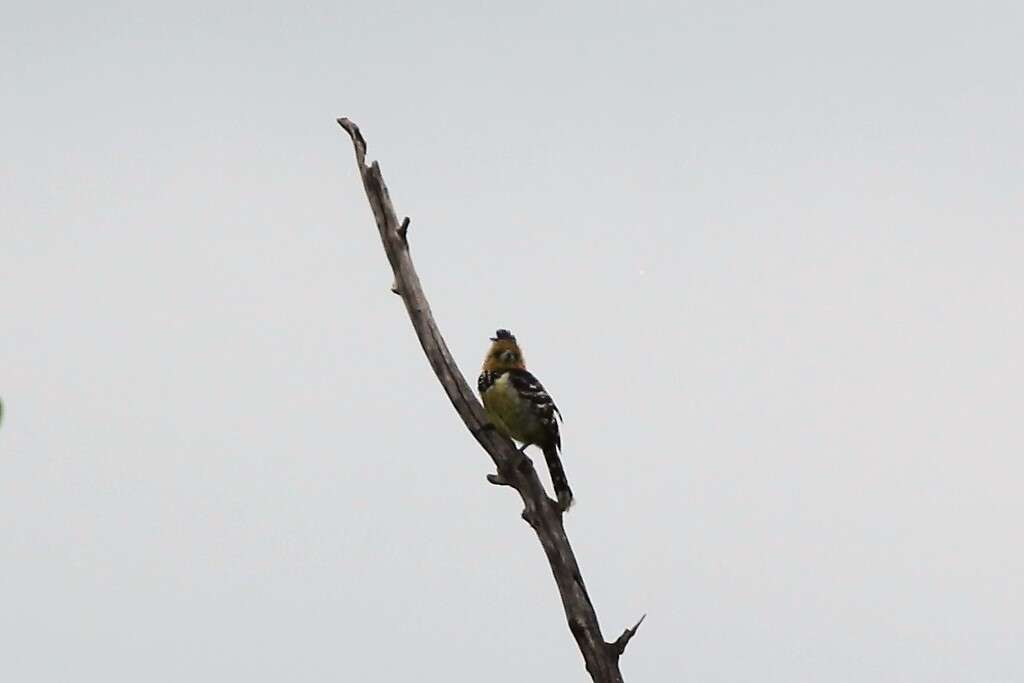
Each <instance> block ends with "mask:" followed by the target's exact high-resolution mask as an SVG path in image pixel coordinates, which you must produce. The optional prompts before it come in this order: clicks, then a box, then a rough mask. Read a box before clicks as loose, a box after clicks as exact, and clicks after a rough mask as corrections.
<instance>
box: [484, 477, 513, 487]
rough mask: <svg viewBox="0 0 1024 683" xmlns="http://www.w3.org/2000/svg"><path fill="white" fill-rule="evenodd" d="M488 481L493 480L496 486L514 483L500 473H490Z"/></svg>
mask: <svg viewBox="0 0 1024 683" xmlns="http://www.w3.org/2000/svg"><path fill="white" fill-rule="evenodd" d="M487 481H489V482H491V483H492V484H494V485H495V486H511V485H512V484H511V483H510V482H509V480H508V479H506V478H505V477H503V476H501V475H500V474H488V475H487Z"/></svg>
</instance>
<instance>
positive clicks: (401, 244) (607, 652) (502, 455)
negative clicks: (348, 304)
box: [338, 118, 643, 683]
mask: <svg viewBox="0 0 1024 683" xmlns="http://www.w3.org/2000/svg"><path fill="white" fill-rule="evenodd" d="M338 124H339V125H340V126H341V127H342V128H344V129H345V131H346V132H347V133H348V134H349V136H350V137H351V138H352V145H353V146H354V147H355V153H356V163H357V165H358V166H359V174H360V176H361V177H362V180H363V187H364V188H365V190H366V197H367V199H369V200H370V208H371V209H372V210H373V215H374V218H375V219H376V221H377V228H378V230H379V231H380V238H381V241H382V242H383V244H384V251H385V253H386V254H387V257H388V261H389V262H390V263H391V269H392V271H394V275H395V280H394V284H393V285H392V287H391V289H392V291H393V292H395V293H396V294H398V295H399V296H401V297H402V301H403V302H404V303H405V308H406V311H408V313H409V319H410V320H411V321H412V326H413V329H414V330H415V331H416V336H417V337H418V338H419V340H420V345H421V346H422V347H423V352H424V353H425V354H426V356H427V360H428V361H429V362H430V366H431V367H432V368H433V369H434V373H435V374H436V375H437V379H438V380H439V381H440V382H441V386H442V387H444V390H445V393H446V394H448V398H449V400H451V402H452V405H453V406H455V411H456V412H457V413H458V414H459V417H461V418H462V421H463V422H464V423H465V424H466V428H467V429H469V432H470V433H471V434H472V435H473V437H474V438H475V439H476V440H477V441H478V442H479V443H480V445H481V446H483V448H484V450H485V451H487V454H488V455H490V456H491V460H493V461H494V465H495V466H496V467H497V470H498V472H497V474H490V475H488V476H487V479H488V481H490V482H491V483H492V484H497V485H502V486H510V487H512V488H514V489H515V490H516V492H518V493H519V496H520V497H521V498H522V500H523V505H524V508H523V513H522V517H523V519H524V520H526V522H527V523H528V524H529V525H530V526H531V527H532V528H533V530H534V531H535V532H536V533H537V538H538V539H539V540H540V544H541V546H542V547H543V548H544V554H545V555H547V558H548V563H549V564H550V565H551V573H552V574H553V575H554V577H555V583H556V584H557V586H558V592H559V595H561V598H562V606H563V608H564V609H565V618H566V621H567V622H568V625H569V630H570V631H571V632H572V635H573V637H574V638H575V639H576V643H577V644H578V645H579V648H580V652H581V653H582V654H583V660H584V661H585V663H586V666H587V671H588V672H590V676H591V678H592V679H593V680H594V681H595V683H621V682H622V674H621V673H620V672H619V656H620V655H621V654H622V652H623V651H624V650H625V648H626V644H627V643H629V641H630V639H631V638H632V637H633V636H634V635H635V634H636V630H637V628H639V626H640V622H642V621H643V618H642V617H641V619H640V622H637V624H636V625H635V626H633V627H632V628H628V629H626V630H625V631H624V632H623V634H622V635H621V636H619V638H618V639H617V640H615V641H614V642H612V643H608V642H606V641H605V640H604V637H603V636H602V635H601V627H600V625H599V624H598V621H597V614H596V613H595V612H594V606H593V604H592V603H591V602H590V596H589V595H587V589H586V586H584V585H583V577H582V575H581V574H580V568H579V565H578V564H577V563H576V556H575V555H574V554H573V551H572V546H571V545H570V544H569V539H568V537H567V536H566V534H565V527H564V526H563V525H562V513H561V512H560V511H559V509H558V505H557V504H556V503H555V501H553V500H551V499H550V498H549V497H548V495H547V494H546V493H545V492H544V487H543V486H542V485H541V482H540V479H539V478H538V476H537V472H536V470H535V469H534V468H533V462H532V461H531V460H530V459H529V458H528V457H527V456H525V455H524V454H522V453H521V452H520V451H519V450H518V449H517V448H516V447H515V446H514V445H513V444H512V442H511V441H509V440H508V439H506V438H505V437H503V436H501V435H500V434H498V433H497V432H496V431H495V430H494V429H493V428H490V425H489V424H488V423H487V418H486V417H485V416H484V412H483V407H482V406H481V405H480V403H479V401H477V398H476V395H475V393H474V392H473V390H472V389H471V388H470V386H469V385H468V384H467V383H466V379H465V377H463V375H462V373H461V372H460V371H459V368H458V366H456V364H455V360H454V359H453V358H452V356H451V353H450V352H449V351H448V346H447V345H446V344H445V341H444V338H443V337H442V336H441V332H440V330H438V328H437V324H436V323H435V322H434V316H433V314H432V313H431V311H430V304H429V303H428V302H427V297H426V296H425V295H424V294H423V288H422V287H421V285H420V279H419V276H418V275H417V274H416V269H415V268H414V267H413V263H412V257H411V256H410V255H409V243H408V229H409V219H408V218H405V219H404V220H402V221H399V220H398V216H397V214H396V213H395V209H394V207H393V206H392V204H391V198H390V196H389V195H388V189H387V186H386V185H385V184H384V178H383V176H382V175H381V172H380V165H379V164H378V163H377V162H376V161H375V162H373V164H372V165H371V166H367V165H366V140H365V139H364V138H363V136H362V134H361V133H360V132H359V128H358V127H357V126H356V124H354V123H352V122H351V121H349V120H348V119H345V118H341V119H338Z"/></svg>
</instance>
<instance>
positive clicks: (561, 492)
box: [544, 444, 572, 512]
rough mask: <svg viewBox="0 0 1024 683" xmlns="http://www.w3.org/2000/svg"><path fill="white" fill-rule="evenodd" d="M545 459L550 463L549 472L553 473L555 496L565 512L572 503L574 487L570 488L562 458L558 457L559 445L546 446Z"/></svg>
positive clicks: (552, 483)
mask: <svg viewBox="0 0 1024 683" xmlns="http://www.w3.org/2000/svg"><path fill="white" fill-rule="evenodd" d="M544 460H546V461H547V463H548V472H550V473H551V485H552V486H554V488H555V496H556V497H557V498H558V508H559V509H560V510H561V511H562V512H565V511H566V510H568V509H569V506H570V505H572V489H570V488H569V481H568V480H567V479H566V478H565V470H564V469H563V468H562V459H561V458H559V457H558V447H557V446H555V445H554V444H551V445H550V446H545V447H544Z"/></svg>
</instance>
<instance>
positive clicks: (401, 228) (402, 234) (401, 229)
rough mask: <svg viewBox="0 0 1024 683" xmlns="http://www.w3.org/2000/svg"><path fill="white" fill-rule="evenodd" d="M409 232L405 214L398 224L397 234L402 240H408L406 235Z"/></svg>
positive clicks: (407, 218)
mask: <svg viewBox="0 0 1024 683" xmlns="http://www.w3.org/2000/svg"><path fill="white" fill-rule="evenodd" d="M408 234H409V217H408V216H406V217H405V218H403V219H402V224H401V225H399V226H398V236H399V237H401V238H402V241H403V242H408V241H409V240H408V237H407V235H408Z"/></svg>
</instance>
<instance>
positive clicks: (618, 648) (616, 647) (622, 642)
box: [608, 614, 647, 657]
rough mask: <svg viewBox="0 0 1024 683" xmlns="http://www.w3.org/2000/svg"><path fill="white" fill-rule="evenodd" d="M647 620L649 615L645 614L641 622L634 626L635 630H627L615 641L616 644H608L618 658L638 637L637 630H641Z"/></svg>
mask: <svg viewBox="0 0 1024 683" xmlns="http://www.w3.org/2000/svg"><path fill="white" fill-rule="evenodd" d="M646 618H647V615H646V614H644V615H643V616H641V617H640V620H639V621H637V622H636V623H635V624H633V628H627V629H626V630H625V631H623V632H622V635H621V636H619V637H618V638H616V639H615V642H614V643H608V649H609V650H611V651H612V653H613V654H614V655H615V656H616V657H619V656H621V655H622V653H623V652H625V651H626V645H628V644H629V641H630V640H632V639H633V636H635V635H636V632H637V629H639V628H640V624H642V623H644V619H646Z"/></svg>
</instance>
